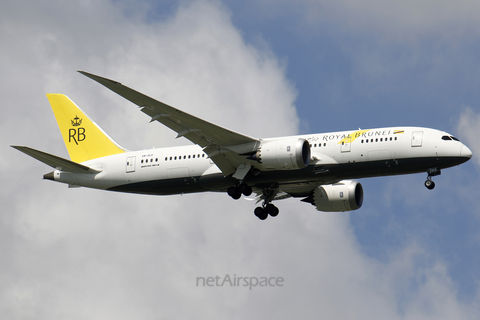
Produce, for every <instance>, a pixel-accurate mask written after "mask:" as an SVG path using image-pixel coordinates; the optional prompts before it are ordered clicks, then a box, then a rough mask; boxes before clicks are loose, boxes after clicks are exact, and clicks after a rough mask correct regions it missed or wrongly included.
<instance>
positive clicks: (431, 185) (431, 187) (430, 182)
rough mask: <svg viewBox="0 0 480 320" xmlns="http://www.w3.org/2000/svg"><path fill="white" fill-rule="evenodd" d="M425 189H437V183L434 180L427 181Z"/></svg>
mask: <svg viewBox="0 0 480 320" xmlns="http://www.w3.org/2000/svg"><path fill="white" fill-rule="evenodd" d="M425 187H427V189H428V190H432V189H433V188H435V182H433V181H432V180H427V181H425Z"/></svg>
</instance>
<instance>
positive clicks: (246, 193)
mask: <svg viewBox="0 0 480 320" xmlns="http://www.w3.org/2000/svg"><path fill="white" fill-rule="evenodd" d="M239 189H240V192H241V193H243V195H244V196H246V197H248V196H249V195H251V194H252V188H251V187H250V186H249V185H247V184H245V183H242V184H241V185H240V187H239Z"/></svg>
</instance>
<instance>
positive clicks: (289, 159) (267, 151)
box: [254, 138, 310, 170]
mask: <svg viewBox="0 0 480 320" xmlns="http://www.w3.org/2000/svg"><path fill="white" fill-rule="evenodd" d="M254 159H256V160H257V161H258V162H260V163H261V164H262V165H263V167H264V168H265V169H266V170H295V169H302V168H305V167H306V166H308V164H309V163H310V144H309V143H308V141H307V140H305V139H303V138H288V139H278V140H270V141H265V142H263V143H262V144H261V145H260V148H259V149H258V151H257V153H256V154H255V155H254Z"/></svg>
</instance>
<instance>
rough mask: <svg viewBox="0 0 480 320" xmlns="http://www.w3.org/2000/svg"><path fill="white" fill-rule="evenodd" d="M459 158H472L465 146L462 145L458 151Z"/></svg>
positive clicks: (470, 152)
mask: <svg viewBox="0 0 480 320" xmlns="http://www.w3.org/2000/svg"><path fill="white" fill-rule="evenodd" d="M460 157H462V158H468V159H470V158H471V157H472V151H471V150H470V149H469V148H468V147H467V146H466V145H463V146H462V149H460Z"/></svg>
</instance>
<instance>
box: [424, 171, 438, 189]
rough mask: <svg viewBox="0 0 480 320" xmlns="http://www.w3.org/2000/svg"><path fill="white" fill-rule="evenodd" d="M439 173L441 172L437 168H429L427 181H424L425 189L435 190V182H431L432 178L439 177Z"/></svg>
mask: <svg viewBox="0 0 480 320" xmlns="http://www.w3.org/2000/svg"><path fill="white" fill-rule="evenodd" d="M441 173H442V172H441V171H440V169H438V168H429V169H428V170H427V174H428V177H427V180H426V181H425V187H427V189H429V190H432V189H433V188H435V182H433V180H432V177H434V176H439V175H440V174H441Z"/></svg>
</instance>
